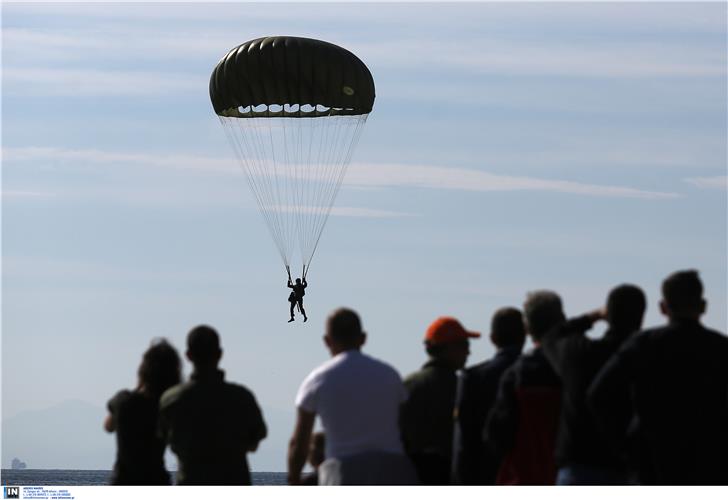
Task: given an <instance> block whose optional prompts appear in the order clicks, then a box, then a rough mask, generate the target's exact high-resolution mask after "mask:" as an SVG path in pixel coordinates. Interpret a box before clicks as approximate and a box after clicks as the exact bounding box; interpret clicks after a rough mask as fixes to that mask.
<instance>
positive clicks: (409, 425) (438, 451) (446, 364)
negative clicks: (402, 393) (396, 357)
mask: <svg viewBox="0 0 728 500" xmlns="http://www.w3.org/2000/svg"><path fill="white" fill-rule="evenodd" d="M478 337H480V334H479V333H476V332H470V331H467V330H466V329H465V328H463V325H461V324H460V322H459V321H458V320H456V319H455V318H452V317H440V318H438V319H436V320H435V321H434V322H433V323H432V324H431V325H430V326H429V327H428V328H427V332H426V333H425V351H426V352H427V355H428V356H429V358H430V359H429V360H428V361H427V363H425V365H424V366H423V367H422V369H421V370H419V371H417V372H415V373H413V374H411V375H409V376H408V377H407V378H406V379H405V381H404V385H405V387H406V388H407V392H408V398H407V401H405V403H403V405H402V409H401V412H400V428H401V430H402V441H403V443H404V447H405V450H406V451H407V454H408V455H409V456H410V458H411V459H412V461H413V463H414V464H415V468H416V469H417V475H418V477H419V479H420V482H421V483H422V484H440V485H443V484H450V469H451V465H450V464H451V461H452V442H453V429H454V410H455V399H456V391H457V374H456V372H457V371H458V370H460V369H462V368H463V367H464V366H465V362H466V361H467V359H468V355H469V354H470V341H469V339H471V338H478Z"/></svg>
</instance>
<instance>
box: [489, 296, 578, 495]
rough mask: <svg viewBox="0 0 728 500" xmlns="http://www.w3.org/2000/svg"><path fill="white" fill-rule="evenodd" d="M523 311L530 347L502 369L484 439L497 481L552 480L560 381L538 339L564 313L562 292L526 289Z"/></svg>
mask: <svg viewBox="0 0 728 500" xmlns="http://www.w3.org/2000/svg"><path fill="white" fill-rule="evenodd" d="M523 314H524V316H525V319H526V321H525V323H526V332H527V333H528V335H529V336H530V337H531V340H532V342H533V345H534V349H533V350H532V351H530V352H528V353H526V354H523V355H522V356H521V357H519V358H518V359H517V360H516V361H515V362H514V363H513V365H511V367H510V368H508V369H507V370H506V371H505V373H504V374H503V377H502V378H501V382H500V386H499V387H498V396H497V397H496V402H495V404H494V405H493V409H492V410H491V412H490V415H489V416H488V419H487V421H486V424H485V428H484V430H483V439H484V441H485V444H486V446H487V447H488V448H489V450H490V452H491V453H492V454H493V456H494V457H495V459H496V460H497V461H498V463H499V466H498V472H497V474H496V480H495V482H496V484H521V485H525V484H530V485H547V484H554V483H555V481H556V464H555V462H554V443H555V441H556V431H557V429H558V422H559V412H560V408H561V382H560V381H559V378H558V376H557V375H556V373H554V370H553V368H551V365H550V364H549V362H548V360H547V359H546V357H545V356H544V354H543V349H542V348H541V344H540V343H541V338H542V337H543V336H544V335H546V333H547V332H548V331H549V330H551V329H552V328H555V327H557V326H558V325H560V324H562V323H563V322H564V321H565V320H566V316H565V315H564V311H563V308H562V305H561V298H560V297H559V296H558V295H557V294H556V293H554V292H552V291H548V290H540V291H536V292H532V293H529V294H528V296H527V297H526V301H525V303H524V304H523Z"/></svg>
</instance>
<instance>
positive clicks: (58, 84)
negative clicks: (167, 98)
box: [3, 66, 207, 97]
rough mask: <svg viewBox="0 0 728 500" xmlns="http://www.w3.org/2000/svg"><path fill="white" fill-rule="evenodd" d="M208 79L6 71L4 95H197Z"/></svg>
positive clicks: (117, 72) (33, 69)
mask: <svg viewBox="0 0 728 500" xmlns="http://www.w3.org/2000/svg"><path fill="white" fill-rule="evenodd" d="M206 80H207V75H205V77H204V78H203V77H202V76H200V75H194V74H184V73H181V74H180V73H166V72H154V71H123V70H101V69H58V68H42V67H40V68H38V67H31V68H25V67H17V66H13V67H4V68H3V87H4V88H3V93H4V94H8V95H18V94H20V95H43V96H76V97H78V96H84V97H88V96H123V95H125V96H139V95H166V94H174V93H177V94H179V93H197V92H199V91H200V89H201V88H205V85H206V83H207V82H206Z"/></svg>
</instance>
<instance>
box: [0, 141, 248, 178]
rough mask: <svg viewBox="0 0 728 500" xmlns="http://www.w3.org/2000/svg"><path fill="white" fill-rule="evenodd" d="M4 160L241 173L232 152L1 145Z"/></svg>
mask: <svg viewBox="0 0 728 500" xmlns="http://www.w3.org/2000/svg"><path fill="white" fill-rule="evenodd" d="M2 158H3V161H5V162H42V163H44V164H51V165H53V164H58V163H61V162H67V163H71V164H73V165H79V166H80V165H84V164H96V165H99V164H100V165H106V166H113V165H121V164H126V165H141V166H151V167H161V168H179V169H196V170H207V171H215V172H223V173H240V168H239V167H238V166H237V164H236V160H235V159H234V158H233V155H232V153H231V154H230V157H229V158H216V157H210V156H197V155H180V154H168V155H167V154H150V153H120V152H115V151H102V150H97V149H64V148H47V147H27V148H3V150H2Z"/></svg>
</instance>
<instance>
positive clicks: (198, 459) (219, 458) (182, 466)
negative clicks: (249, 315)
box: [159, 325, 267, 486]
mask: <svg viewBox="0 0 728 500" xmlns="http://www.w3.org/2000/svg"><path fill="white" fill-rule="evenodd" d="M222 353H223V351H222V348H221V347H220V337H219V335H218V334H217V331H215V329H213V328H211V327H209V326H207V325H201V326H198V327H195V328H193V329H192V330H191V331H190V332H189V334H188V335H187V352H186V355H187V359H189V360H190V361H191V362H192V364H193V365H194V371H193V372H192V375H191V376H190V380H189V381H188V382H185V383H183V384H179V385H176V386H174V387H172V388H171V389H168V390H167V391H166V392H165V393H164V394H163V395H162V399H161V402H160V410H159V413H160V415H159V431H160V434H161V436H163V438H164V439H165V440H166V441H167V443H169V445H170V447H171V448H172V451H173V452H174V453H175V454H176V455H177V459H178V464H179V469H178V471H177V484H180V485H227V486H235V485H249V484H251V478H250V470H249V468H248V460H247V453H249V452H253V451H255V450H256V449H257V448H258V443H260V441H261V440H263V439H264V438H265V437H266V434H267V429H266V426H265V422H264V421H263V414H262V412H261V411H260V407H259V406H258V403H257V401H256V400H255V396H254V395H253V393H252V392H251V391H250V390H248V389H247V388H246V387H244V386H242V385H238V384H233V383H230V382H226V381H225V372H223V371H222V370H220V369H219V368H218V364H219V362H220V358H222Z"/></svg>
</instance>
